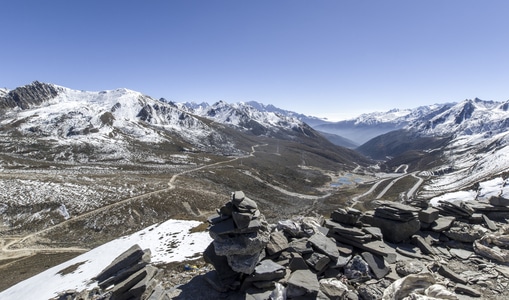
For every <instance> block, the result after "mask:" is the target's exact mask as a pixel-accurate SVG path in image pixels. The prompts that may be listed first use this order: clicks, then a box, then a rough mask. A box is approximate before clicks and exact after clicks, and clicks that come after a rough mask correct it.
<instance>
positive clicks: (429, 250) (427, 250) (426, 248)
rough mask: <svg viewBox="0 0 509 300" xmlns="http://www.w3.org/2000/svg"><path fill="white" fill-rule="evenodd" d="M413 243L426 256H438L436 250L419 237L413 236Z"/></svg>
mask: <svg viewBox="0 0 509 300" xmlns="http://www.w3.org/2000/svg"><path fill="white" fill-rule="evenodd" d="M412 242H413V243H414V244H415V245H416V246H417V247H419V249H421V252H422V253H424V254H433V255H434V254H436V253H435V250H434V249H433V248H432V247H431V246H430V245H429V244H428V243H427V242H426V240H424V238H423V237H421V236H419V235H414V236H412Z"/></svg>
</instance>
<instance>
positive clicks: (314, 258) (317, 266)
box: [306, 252, 331, 272]
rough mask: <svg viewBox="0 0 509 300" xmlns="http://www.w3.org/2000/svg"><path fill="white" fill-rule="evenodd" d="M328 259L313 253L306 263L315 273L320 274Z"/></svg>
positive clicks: (325, 256)
mask: <svg viewBox="0 0 509 300" xmlns="http://www.w3.org/2000/svg"><path fill="white" fill-rule="evenodd" d="M330 261H331V260H330V258H329V257H328V256H327V255H324V254H321V253H317V252H314V253H312V254H311V255H309V257H308V258H306V263H307V264H308V265H309V266H310V267H311V268H313V269H314V270H315V271H317V272H322V271H324V270H325V267H327V264H328V263H329V262H330Z"/></svg>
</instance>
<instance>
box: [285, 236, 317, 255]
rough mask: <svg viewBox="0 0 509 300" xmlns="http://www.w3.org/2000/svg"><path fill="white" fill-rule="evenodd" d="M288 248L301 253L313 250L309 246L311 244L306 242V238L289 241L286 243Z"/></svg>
mask: <svg viewBox="0 0 509 300" xmlns="http://www.w3.org/2000/svg"><path fill="white" fill-rule="evenodd" d="M288 250H289V251H294V252H298V253H300V254H301V255H302V254H306V253H312V252H313V248H311V244H310V243H309V242H308V239H307V238H301V239H295V240H293V241H291V242H290V243H288Z"/></svg>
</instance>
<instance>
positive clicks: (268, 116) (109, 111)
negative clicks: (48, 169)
mask: <svg viewBox="0 0 509 300" xmlns="http://www.w3.org/2000/svg"><path fill="white" fill-rule="evenodd" d="M0 112H1V114H0V135H1V136H2V144H3V149H5V151H6V152H8V153H10V154H12V153H13V154H14V155H16V154H19V155H22V156H23V157H30V158H36V159H44V160H49V161H71V162H73V161H74V162H86V161H103V162H104V161H124V162H126V161H127V162H129V161H134V160H138V161H140V159H142V160H143V161H144V162H152V163H163V162H164V161H165V159H162V158H161V153H163V154H164V153H167V152H169V151H174V152H175V151H176V152H179V151H180V152H182V151H188V152H189V151H190V152H196V151H200V152H203V151H205V152H209V153H219V154H221V155H223V154H228V155H229V154H245V153H247V152H246V151H249V147H246V145H240V144H239V142H238V139H239V136H238V135H242V134H247V135H254V136H258V137H275V138H280V139H284V140H295V141H296V140H298V139H299V138H308V139H315V140H316V142H317V143H318V144H320V143H324V142H327V141H326V140H325V139H324V138H323V137H321V136H320V135H318V134H317V133H316V132H315V131H314V130H313V129H312V128H310V127H309V126H308V125H307V124H305V123H303V122H302V121H300V120H299V119H297V118H294V117H291V116H287V115H283V114H279V113H277V112H270V111H267V110H264V111H260V110H258V109H256V108H255V107H253V106H252V105H249V104H246V103H235V104H228V103H226V102H223V101H220V102H217V103H215V104H213V105H208V104H205V103H203V104H191V103H185V104H177V103H173V102H170V101H166V100H165V99H159V100H156V99H153V98H151V97H150V96H147V95H143V94H141V93H139V92H136V91H132V90H129V89H116V90H108V91H99V92H90V91H79V90H73V89H69V88H65V87H62V86H58V85H54V84H46V83H41V82H37V81H36V82H33V83H32V84H29V85H26V86H23V87H19V88H16V89H14V90H11V91H8V90H2V92H1V94H0ZM225 126H226V127H225ZM232 129H233V130H234V131H235V132H236V133H233V132H232V131H231V130H232ZM41 145H44V147H41ZM147 145H150V146H148V147H147ZM156 150H157V151H159V153H158V154H155V153H154V151H156Z"/></svg>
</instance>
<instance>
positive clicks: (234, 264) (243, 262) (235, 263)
mask: <svg viewBox="0 0 509 300" xmlns="http://www.w3.org/2000/svg"><path fill="white" fill-rule="evenodd" d="M264 257H265V251H259V252H256V253H254V254H251V255H228V256H226V259H227V260H228V265H229V266H230V267H231V268H232V270H233V271H235V272H238V273H244V274H251V273H253V271H254V270H255V267H256V265H257V264H258V263H259V262H260V261H261V260H262V259H263V258H264Z"/></svg>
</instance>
